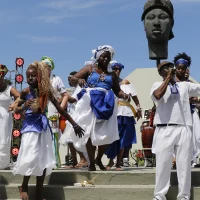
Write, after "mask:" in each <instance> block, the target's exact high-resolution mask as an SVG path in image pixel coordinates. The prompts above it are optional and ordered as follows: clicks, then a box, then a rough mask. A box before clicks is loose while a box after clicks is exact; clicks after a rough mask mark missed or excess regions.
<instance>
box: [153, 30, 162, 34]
mask: <svg viewBox="0 0 200 200" xmlns="http://www.w3.org/2000/svg"><path fill="white" fill-rule="evenodd" d="M153 33H156V34H160V33H162V30H161V29H153Z"/></svg>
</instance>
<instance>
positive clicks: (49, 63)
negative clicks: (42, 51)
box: [41, 59, 52, 68]
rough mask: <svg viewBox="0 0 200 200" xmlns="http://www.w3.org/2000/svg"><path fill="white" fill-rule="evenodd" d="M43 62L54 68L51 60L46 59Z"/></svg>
mask: <svg viewBox="0 0 200 200" xmlns="http://www.w3.org/2000/svg"><path fill="white" fill-rule="evenodd" d="M41 62H43V63H46V64H47V65H48V66H49V67H51V68H52V64H51V61H50V60H49V59H44V60H42V61H41Z"/></svg>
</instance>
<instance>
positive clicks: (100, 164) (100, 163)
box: [95, 160, 106, 171]
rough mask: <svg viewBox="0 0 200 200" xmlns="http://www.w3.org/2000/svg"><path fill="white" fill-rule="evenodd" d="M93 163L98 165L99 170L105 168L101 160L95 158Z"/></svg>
mask: <svg viewBox="0 0 200 200" xmlns="http://www.w3.org/2000/svg"><path fill="white" fill-rule="evenodd" d="M95 164H96V165H98V166H99V168H100V170H102V171H106V168H105V167H104V165H103V163H102V162H101V160H95Z"/></svg>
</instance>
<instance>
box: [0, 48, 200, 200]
mask: <svg viewBox="0 0 200 200" xmlns="http://www.w3.org/2000/svg"><path fill="white" fill-rule="evenodd" d="M92 53H93V57H92V59H91V61H88V62H86V63H85V67H83V68H82V69H81V70H80V71H78V72H76V71H73V72H71V73H70V74H69V76H68V81H69V85H70V86H71V87H73V88H74V89H73V91H72V94H71V95H69V94H67V92H66V89H65V86H64V84H63V82H62V80H61V79H60V78H59V77H58V76H55V75H52V70H53V69H54V62H53V60H52V59H51V58H49V57H47V56H43V57H42V58H41V59H40V61H35V62H33V63H31V64H30V65H28V68H27V70H26V78H27V83H28V85H29V86H28V87H27V88H24V89H23V90H22V91H21V93H19V92H18V91H17V90H16V89H15V88H13V87H12V86H11V85H9V84H7V82H6V81H5V80H4V77H5V75H6V73H7V71H8V70H7V68H6V66H5V65H1V68H0V121H1V123H0V128H1V130H2V133H1V135H0V169H6V168H7V167H8V166H9V164H10V144H11V133H12V111H13V112H15V113H24V120H23V125H22V129H21V133H22V137H21V146H20V150H19V154H18V158H17V161H16V163H15V164H14V168H13V174H20V175H22V176H24V179H23V182H22V185H21V187H20V194H21V198H22V199H23V200H28V199H29V197H28V182H29V179H30V176H36V177H37V178H36V199H37V200H40V199H42V188H43V183H44V178H45V176H47V175H49V174H50V173H51V171H52V169H55V168H56V167H58V168H59V167H61V162H60V156H59V148H58V146H59V144H62V145H66V144H68V146H69V149H70V152H71V155H72V158H73V164H72V165H71V166H66V168H82V167H87V168H88V170H89V171H96V166H99V168H100V169H101V170H110V169H111V168H112V167H113V166H114V165H115V167H116V170H123V168H122V166H123V161H127V160H128V155H129V150H130V149H131V147H132V144H134V143H137V138H136V130H135V124H136V120H139V119H140V118H141V117H142V108H141V106H140V102H139V100H138V97H137V92H136V90H135V89H134V87H133V85H132V84H131V83H130V82H129V81H128V80H125V79H121V78H120V72H121V70H123V69H124V65H123V64H121V63H119V62H117V61H115V60H112V59H113V56H114V54H115V52H114V49H113V48H112V47H111V46H109V45H103V46H99V47H98V48H97V49H95V50H93V51H92ZM190 65H191V58H190V57H189V56H188V55H187V54H185V53H182V54H178V55H177V56H175V58H174V62H168V61H164V62H162V63H161V64H160V65H159V66H158V73H159V74H160V76H161V77H162V78H163V81H161V82H155V83H154V85H153V86H152V89H151V93H150V95H151V98H152V99H153V101H154V102H155V104H156V109H155V110H156V111H155V113H154V115H155V117H154V120H153V125H152V126H153V129H154V130H155V133H154V138H153V145H152V152H153V153H155V154H156V186H155V192H154V196H155V198H154V199H158V200H160V199H166V198H165V195H166V193H167V191H168V189H169V184H170V172H171V165H172V162H171V161H172V160H173V165H176V168H177V175H178V181H179V194H178V199H189V198H190V187H191V162H192V165H193V166H195V165H196V158H197V156H198V155H199V153H200V152H199V151H200V148H199V147H200V134H199V133H198V131H199V130H200V129H199V127H200V120H199V116H198V110H197V108H198V102H199V101H198V96H199V95H200V84H195V83H192V81H190V80H189V73H190ZM12 97H14V99H15V101H14V102H12ZM131 100H133V102H134V104H135V108H134V107H133V106H132V105H131V104H130V102H131ZM60 116H61V117H63V118H64V119H65V120H66V127H65V129H64V130H63V134H61V131H60V130H59V128H58V124H59V117H60ZM77 153H78V154H79V156H80V161H79V162H78V160H77ZM104 154H105V155H106V156H107V157H108V159H109V162H108V164H107V166H104V165H103V163H102V156H103V155H104ZM114 159H116V163H114Z"/></svg>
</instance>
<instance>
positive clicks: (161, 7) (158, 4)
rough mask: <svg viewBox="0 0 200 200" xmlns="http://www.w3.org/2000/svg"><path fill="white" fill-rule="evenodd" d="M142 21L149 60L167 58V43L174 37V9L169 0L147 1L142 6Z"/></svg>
mask: <svg viewBox="0 0 200 200" xmlns="http://www.w3.org/2000/svg"><path fill="white" fill-rule="evenodd" d="M142 21H144V27H145V31H146V37H147V40H148V45H149V58H150V59H152V60H160V59H167V58H168V41H169V40H171V39H172V38H173V37H174V34H173V32H172V28H173V25H174V8H173V5H172V3H171V1H170V0H148V1H147V2H146V3H145V5H144V12H143V14H142Z"/></svg>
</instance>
